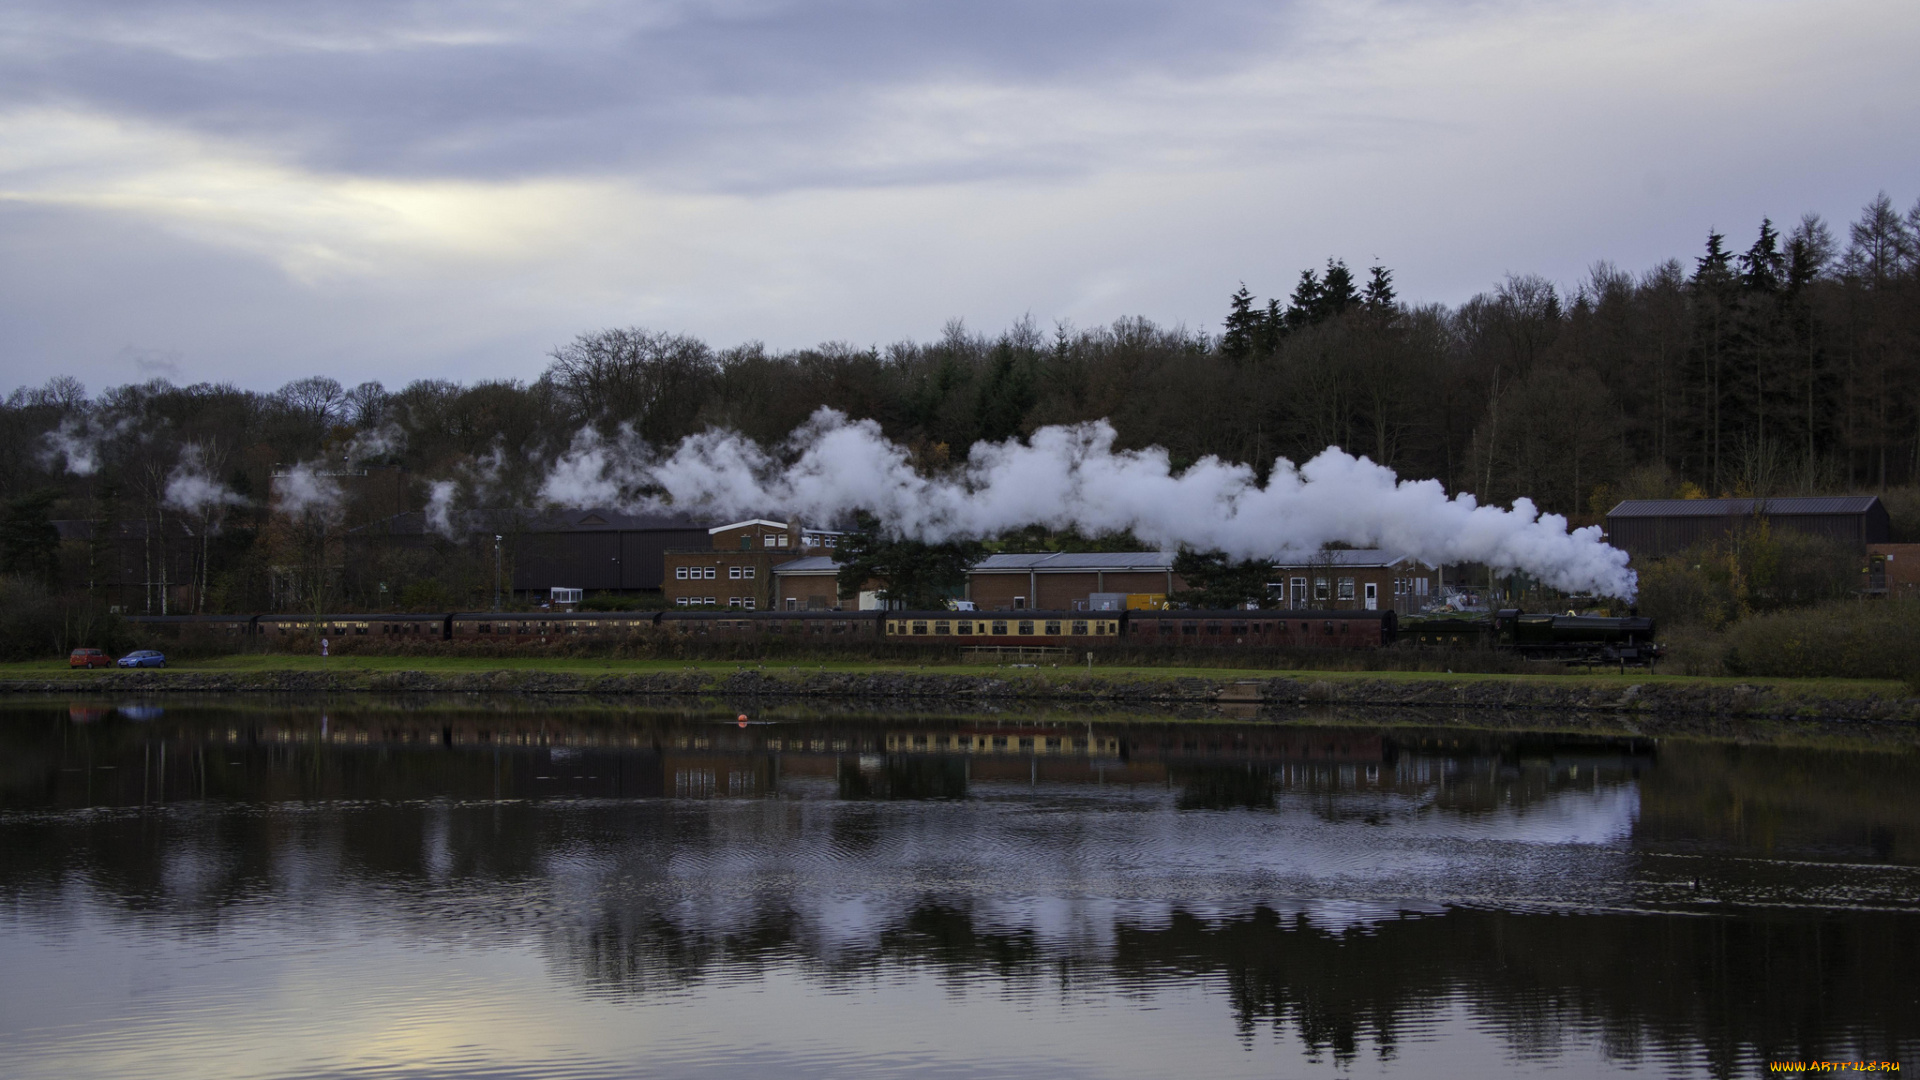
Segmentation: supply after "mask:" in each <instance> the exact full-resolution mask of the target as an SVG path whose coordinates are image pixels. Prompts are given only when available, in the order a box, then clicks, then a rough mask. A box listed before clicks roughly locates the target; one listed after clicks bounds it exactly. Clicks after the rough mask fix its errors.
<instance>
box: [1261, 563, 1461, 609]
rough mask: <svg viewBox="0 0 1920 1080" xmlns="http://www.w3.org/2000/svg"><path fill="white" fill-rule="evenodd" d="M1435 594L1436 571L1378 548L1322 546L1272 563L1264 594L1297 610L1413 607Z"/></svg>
mask: <svg viewBox="0 0 1920 1080" xmlns="http://www.w3.org/2000/svg"><path fill="white" fill-rule="evenodd" d="M1439 593H1440V577H1439V571H1438V570H1436V569H1435V568H1434V567H1431V566H1427V565H1426V564H1424V563H1421V562H1419V561H1417V560H1414V559H1410V558H1408V557H1406V556H1404V555H1394V554H1392V553H1390V552H1385V551H1381V550H1380V549H1378V548H1360V549H1357V550H1350V551H1322V552H1320V553H1319V554H1317V555H1315V556H1314V557H1313V558H1312V559H1308V560H1304V561H1300V562H1293V563H1282V564H1276V565H1275V566H1274V568H1273V580H1272V581H1270V582H1268V583H1267V596H1268V598H1269V600H1270V602H1272V603H1273V604H1275V605H1276V606H1278V607H1283V608H1290V609H1293V610H1296V611H1300V610H1316V611H1326V610H1340V609H1343V608H1356V609H1360V610H1363V611H1379V610H1381V609H1383V608H1392V609H1393V610H1395V611H1399V612H1401V613H1403V614H1404V613H1407V612H1412V611H1418V610H1420V608H1421V607H1423V606H1425V605H1426V604H1427V602H1428V601H1429V600H1432V599H1435V598H1437V597H1438V596H1439Z"/></svg>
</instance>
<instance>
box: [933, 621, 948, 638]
mask: <svg viewBox="0 0 1920 1080" xmlns="http://www.w3.org/2000/svg"><path fill="white" fill-rule="evenodd" d="M933 632H934V633H936V634H942V635H944V634H951V633H953V624H952V623H947V622H937V623H934V624H933Z"/></svg>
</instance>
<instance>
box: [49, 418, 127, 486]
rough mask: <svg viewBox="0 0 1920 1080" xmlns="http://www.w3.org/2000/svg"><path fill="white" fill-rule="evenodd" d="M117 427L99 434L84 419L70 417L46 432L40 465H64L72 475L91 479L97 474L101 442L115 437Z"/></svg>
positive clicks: (99, 430) (94, 427)
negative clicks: (90, 477)
mask: <svg viewBox="0 0 1920 1080" xmlns="http://www.w3.org/2000/svg"><path fill="white" fill-rule="evenodd" d="M118 430H119V429H118V428H117V427H115V428H113V429H110V430H107V431H102V430H101V429H100V428H99V427H98V426H97V425H95V424H94V423H93V422H92V421H90V420H88V419H86V418H84V417H75V416H70V417H68V418H66V419H65V420H62V421H60V426H59V427H57V428H55V429H54V430H52V431H49V432H47V434H46V436H45V441H44V442H43V444H42V447H41V451H40V462H41V464H43V465H46V466H48V467H49V468H51V467H54V466H59V465H64V466H65V467H66V470H67V471H68V472H70V473H72V474H73V475H75V476H92V475H93V474H94V473H96V472H98V471H100V443H101V441H102V440H104V439H106V438H107V437H109V436H111V435H114V434H117V433H118Z"/></svg>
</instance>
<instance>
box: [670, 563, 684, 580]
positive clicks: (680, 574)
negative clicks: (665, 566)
mask: <svg viewBox="0 0 1920 1080" xmlns="http://www.w3.org/2000/svg"><path fill="white" fill-rule="evenodd" d="M673 577H674V580H676V581H685V580H687V568H686V567H684V566H676V567H674V568H673Z"/></svg>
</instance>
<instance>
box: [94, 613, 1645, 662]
mask: <svg viewBox="0 0 1920 1080" xmlns="http://www.w3.org/2000/svg"><path fill="white" fill-rule="evenodd" d="M128 621H129V622H131V623H133V624H135V625H138V626H140V627H142V628H144V629H146V630H147V631H148V632H149V633H151V634H153V635H155V636H159V637H164V638H170V639H173V640H176V641H181V642H183V643H185V642H187V641H189V640H192V641H195V642H199V643H202V644H219V643H221V642H228V643H231V644H233V645H234V646H236V647H242V646H245V645H247V644H251V643H259V644H264V645H267V646H269V647H271V646H273V645H288V646H291V645H294V644H296V643H297V642H301V641H303V640H311V639H315V638H321V637H327V638H331V639H333V640H335V641H345V640H353V639H366V640H369V641H382V642H388V643H392V644H401V643H407V642H421V643H427V642H472V643H484V642H492V643H497V644H508V645H531V644H558V643H565V642H569V641H580V642H589V641H593V642H607V643H619V642H623V641H634V640H644V639H649V638H652V639H660V638H677V639H684V640H706V641H728V640H732V641H753V640H763V641H782V640H784V641H792V642H796V643H800V642H813V643H817V644H849V645H851V644H859V643H864V642H880V641H885V642H894V643H902V644H908V645H917V646H927V647H930V648H931V647H945V648H956V647H957V648H980V649H997V650H1006V649H1029V648H1043V649H1044V648H1059V649H1070V650H1075V651H1082V650H1088V649H1094V650H1099V649H1106V648H1113V647H1115V646H1122V645H1124V646H1132V647H1147V648H1171V647H1213V648H1245V649H1254V648H1266V649H1279V648H1317V649H1382V648H1388V647H1392V646H1395V645H1403V646H1406V647H1411V648H1491V649H1498V650H1503V651H1508V652H1513V653H1516V654H1518V655H1521V656H1524V657H1527V658H1530V659H1539V660H1558V661H1563V662H1569V663H1604V664H1636V665H1639V664H1644V665H1648V666H1651V665H1652V664H1654V663H1655V662H1656V661H1657V660H1658V659H1659V656H1660V652H1661V647H1660V646H1659V645H1658V644H1657V643H1655V641H1654V624H1653V620H1652V619H1648V618H1644V617H1639V616H1630V617H1626V618H1607V617H1601V616H1592V615H1552V614H1533V613H1528V612H1523V611H1521V610H1519V609H1517V608H1510V609H1507V610H1503V611H1499V612H1497V613H1495V614H1494V615H1493V616H1491V617H1490V618H1489V617H1484V616H1483V617H1479V618H1459V617H1438V618H1411V619H1407V620H1401V619H1400V618H1399V616H1397V615H1396V614H1395V613H1394V612H1392V611H1356V610H1344V609H1343V610H1329V611H1291V610H1282V609H1267V610H1228V611H1197V610H1157V611H1031V610H1016V611H745V610H727V611H690V610H675V611H646V612H641V611H615V612H584V611H581V612H574V611H560V612H552V611H533V612H473V611H463V612H447V613H444V614H432V615H420V614H362V615H285V614H283V615H158V616H133V617H130V618H129V620H128Z"/></svg>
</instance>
